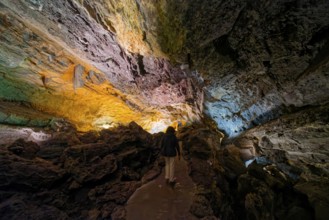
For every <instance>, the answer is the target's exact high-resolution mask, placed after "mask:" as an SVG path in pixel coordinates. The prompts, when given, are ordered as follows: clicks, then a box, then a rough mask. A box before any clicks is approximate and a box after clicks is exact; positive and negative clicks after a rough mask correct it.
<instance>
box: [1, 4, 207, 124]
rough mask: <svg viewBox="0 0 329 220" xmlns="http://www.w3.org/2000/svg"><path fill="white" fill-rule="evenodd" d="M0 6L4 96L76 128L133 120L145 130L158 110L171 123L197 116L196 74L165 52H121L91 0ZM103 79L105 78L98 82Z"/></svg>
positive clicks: (199, 93) (199, 96) (199, 105)
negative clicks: (164, 55)
mask: <svg viewBox="0 0 329 220" xmlns="http://www.w3.org/2000/svg"><path fill="white" fill-rule="evenodd" d="M97 3H98V2H94V3H93V4H97ZM109 3H110V2H109ZM0 6H1V23H0V27H1V31H2V35H1V39H0V42H1V44H0V46H1V51H2V53H1V57H0V64H1V66H0V67H1V68H0V70H1V76H0V77H1V90H0V91H1V92H0V95H1V96H0V97H1V98H3V99H8V100H14V101H26V102H30V103H32V104H33V105H35V106H36V107H37V108H38V109H42V110H45V111H48V112H50V113H53V114H55V115H59V116H62V117H63V116H64V117H67V118H69V119H70V120H71V121H73V122H74V124H76V125H77V127H78V128H79V129H80V130H88V129H91V128H94V129H95V127H97V126H101V124H102V123H103V124H104V123H113V124H114V125H115V124H118V123H123V124H127V123H129V122H130V121H137V122H138V123H139V124H142V125H143V126H144V127H145V128H148V129H150V128H152V123H153V122H156V121H157V120H156V116H158V117H161V118H163V119H166V120H168V121H166V123H167V124H170V121H171V120H174V119H173V118H172V117H173V115H175V114H179V115H180V117H181V118H182V119H184V120H195V119H198V118H199V114H200V112H201V110H202V89H201V87H200V85H199V84H200V82H199V76H197V75H194V74H193V73H191V71H190V70H182V68H180V67H179V65H176V66H173V65H172V64H171V63H170V62H169V61H168V60H165V59H163V58H156V57H151V56H149V55H148V56H143V55H141V54H134V53H130V52H129V51H126V50H125V49H124V48H122V47H121V46H120V45H119V44H118V42H117V39H116V35H115V33H113V32H112V31H109V30H108V29H104V25H103V23H102V22H103V20H102V19H104V17H103V16H105V15H103V13H102V11H99V14H95V13H96V12H98V11H93V5H89V4H88V1H86V2H85V3H84V4H81V3H80V2H77V1H56V2H54V1H43V2H40V1H16V2H13V1H2V3H1V5H0ZM105 9H106V8H105ZM102 10H104V9H102ZM107 13H108V12H107ZM93 16H94V17H93ZM90 73H95V74H90ZM95 75H96V78H97V79H98V80H95V79H94V78H95V77H94V76H95ZM102 79H104V80H105V81H106V83H103V84H102V85H99V84H100V82H104V80H102ZM112 85H114V86H115V87H116V88H117V89H119V90H120V91H118V90H117V89H114V88H113V86H112ZM59 103H61V104H60V105H58V104H59ZM86 103H88V104H86ZM113 103H114V104H115V107H116V108H115V109H113V108H110V107H109V106H113ZM157 107H159V109H156V108H157ZM160 108H161V109H160ZM77 111H78V112H79V113H80V114H76V113H77ZM141 113H147V114H146V116H148V117H147V118H142V117H145V116H142V115H141ZM77 115H80V116H79V117H78V116H77ZM154 117H155V118H154Z"/></svg>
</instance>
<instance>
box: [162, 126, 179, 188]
mask: <svg viewBox="0 0 329 220" xmlns="http://www.w3.org/2000/svg"><path fill="white" fill-rule="evenodd" d="M161 154H162V156H164V158H165V162H166V166H165V179H166V182H167V183H168V184H169V185H171V186H174V185H175V183H176V182H175V178H174V172H175V157H176V156H177V154H178V159H179V160H180V156H181V154H180V149H179V144H178V139H177V137H176V135H175V129H174V128H173V127H171V126H169V127H168V128H167V130H166V133H165V135H164V137H163V138H162V142H161Z"/></svg>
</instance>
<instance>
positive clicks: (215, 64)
mask: <svg viewBox="0 0 329 220" xmlns="http://www.w3.org/2000/svg"><path fill="white" fill-rule="evenodd" d="M0 6H1V22H0V25H1V26H0V27H1V30H2V35H1V44H0V46H1V50H2V53H1V55H0V64H1V66H0V68H1V75H0V77H2V80H1V84H2V86H1V88H3V89H1V93H0V94H1V97H2V98H3V99H6V100H16V101H27V102H31V103H32V104H33V105H34V106H35V107H37V108H38V109H41V110H46V111H48V112H51V113H54V114H57V115H60V116H64V117H67V118H69V119H70V120H71V121H73V122H74V123H75V124H78V127H80V128H84V130H88V129H91V128H92V127H93V126H95V124H98V121H106V122H107V123H112V124H118V123H120V122H122V123H128V122H129V121H132V120H134V121H136V122H138V123H139V124H141V125H142V126H143V127H144V128H147V129H148V130H150V129H151V128H152V126H154V125H159V124H170V123H171V122H173V121H175V120H177V119H178V120H184V121H195V120H200V119H201V118H202V113H205V115H207V116H209V117H210V118H212V119H213V120H214V121H215V122H216V124H217V126H218V127H219V128H220V129H221V130H222V131H224V132H225V133H226V134H227V135H228V136H230V137H234V136H237V135H239V134H240V133H241V132H243V131H245V130H247V129H249V128H252V127H255V126H257V125H260V124H263V123H266V122H268V121H270V120H272V119H276V118H278V117H280V116H282V115H285V114H288V113H293V112H296V111H299V110H300V109H301V108H303V107H305V106H309V105H312V106H320V105H323V104H325V103H327V101H328V94H329V92H328V90H329V83H328V78H329V77H328V65H329V64H328V33H329V32H328V30H329V28H328V27H329V15H328V13H327V10H326V9H327V8H328V6H329V3H328V1H313V0H296V1H279V0H278V1H267V0H261V1H257V3H255V2H252V1H241V0H234V1H229V2H228V1H218V0H211V1H207V3H205V2H204V1H201V0H200V1H199V0H197V1H187V0H186V1H184V0H182V1H173V0H172V1H164V0H161V1H150V0H144V1H133V0H130V1H111V0H108V1H104V0H103V1H101V0H97V1H90V0H85V1H82V0H80V1H77V0H76V1H74V0H69V1H56V2H53V1H39V0H29V1H20V0H15V1H7V0H4V1H2V2H1V4H0ZM57 103H61V104H60V105H57ZM114 103H115V104H114ZM113 104H114V105H115V109H114V108H111V107H109V106H111V105H113ZM66 106H68V107H66ZM76 111H79V112H80V114H75V112H76ZM77 115H82V116H81V117H77ZM160 119H163V121H161V120H160ZM162 122H163V123H162ZM163 126H164V125H163ZM163 126H162V127H163Z"/></svg>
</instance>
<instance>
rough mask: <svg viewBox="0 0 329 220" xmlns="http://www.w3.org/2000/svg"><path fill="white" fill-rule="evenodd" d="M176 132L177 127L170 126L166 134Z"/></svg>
mask: <svg viewBox="0 0 329 220" xmlns="http://www.w3.org/2000/svg"><path fill="white" fill-rule="evenodd" d="M174 133H175V128H173V127H171V126H169V127H168V128H167V131H166V134H174Z"/></svg>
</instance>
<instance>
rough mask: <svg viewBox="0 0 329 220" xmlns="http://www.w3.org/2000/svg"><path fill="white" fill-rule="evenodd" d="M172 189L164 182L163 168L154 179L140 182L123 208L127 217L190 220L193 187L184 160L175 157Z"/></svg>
mask: <svg viewBox="0 0 329 220" xmlns="http://www.w3.org/2000/svg"><path fill="white" fill-rule="evenodd" d="M175 166H176V168H175V169H176V170H175V177H176V180H177V184H176V185H175V187H174V188H171V187H170V186H168V185H166V183H165V179H164V170H163V172H162V173H161V175H159V177H157V178H156V179H155V180H153V181H151V182H149V183H147V184H145V185H143V186H142V187H141V188H139V189H138V190H137V191H136V192H135V193H134V195H132V197H131V198H130V199H129V201H128V203H127V206H126V210H127V220H145V219H159V220H167V219H168V220H169V219H170V220H184V219H188V220H193V219H197V218H196V217H195V216H193V215H192V214H191V213H190V212H189V209H190V206H191V204H192V201H193V196H194V194H195V191H196V187H195V185H194V183H193V181H192V179H191V178H190V177H189V176H188V170H187V163H186V161H184V160H183V159H182V160H180V161H178V160H176V164H175Z"/></svg>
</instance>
